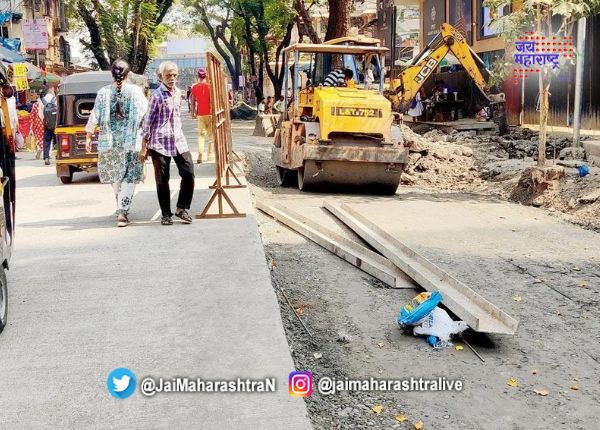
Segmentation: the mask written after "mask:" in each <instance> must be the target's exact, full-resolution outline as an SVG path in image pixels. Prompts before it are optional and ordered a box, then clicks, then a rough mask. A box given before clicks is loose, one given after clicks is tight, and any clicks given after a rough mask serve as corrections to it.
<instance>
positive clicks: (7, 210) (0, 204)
mask: <svg viewBox="0 0 600 430" xmlns="http://www.w3.org/2000/svg"><path fill="white" fill-rule="evenodd" d="M0 86H1V87H2V91H1V92H0V106H1V109H0V116H1V118H0V120H1V124H2V132H1V133H0V332H2V330H4V328H5V327H6V324H7V322H8V282H7V280H6V270H8V267H9V262H10V257H11V254H12V246H13V240H14V231H15V190H14V184H15V175H14V168H15V154H14V152H12V151H11V149H10V147H9V138H12V130H11V128H10V121H9V120H8V103H7V101H6V100H7V99H6V98H5V96H4V94H5V90H6V92H7V93H8V92H12V89H11V87H10V83H9V80H8V74H7V71H6V69H5V67H4V65H2V63H0ZM7 125H8V126H7Z"/></svg>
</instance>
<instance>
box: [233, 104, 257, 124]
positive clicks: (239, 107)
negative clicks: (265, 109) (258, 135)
mask: <svg viewBox="0 0 600 430" xmlns="http://www.w3.org/2000/svg"><path fill="white" fill-rule="evenodd" d="M257 115H258V111H257V110H256V109H255V108H253V107H252V106H249V105H247V104H246V103H244V102H240V103H238V104H236V105H235V106H234V107H233V108H232V109H231V119H242V120H250V119H255V118H256V116H257Z"/></svg>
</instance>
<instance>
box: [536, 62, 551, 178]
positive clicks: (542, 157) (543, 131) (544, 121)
mask: <svg viewBox="0 0 600 430" xmlns="http://www.w3.org/2000/svg"><path fill="white" fill-rule="evenodd" d="M547 74H548V72H547V71H545V70H541V71H540V77H539V90H540V133H539V136H538V139H539V140H538V162H537V164H538V166H540V167H542V166H545V165H546V136H547V129H548V109H549V106H548V101H549V100H548V93H549V89H550V83H549V82H548V81H549V79H548V78H547V76H546V75H547Z"/></svg>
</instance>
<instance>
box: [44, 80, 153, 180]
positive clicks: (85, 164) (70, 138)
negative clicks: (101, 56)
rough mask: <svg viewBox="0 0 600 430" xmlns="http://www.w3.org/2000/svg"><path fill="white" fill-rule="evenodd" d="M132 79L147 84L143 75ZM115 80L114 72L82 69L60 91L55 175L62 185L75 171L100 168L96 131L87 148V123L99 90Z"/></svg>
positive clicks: (56, 131)
mask: <svg viewBox="0 0 600 430" xmlns="http://www.w3.org/2000/svg"><path fill="white" fill-rule="evenodd" d="M128 80H129V82H131V83H133V84H135V85H139V86H141V87H142V88H145V87H147V82H148V81H147V79H146V78H145V77H144V76H141V75H136V74H134V73H130V74H129V77H128ZM112 82H113V79H112V76H111V73H110V72H108V71H102V72H83V73H76V74H73V75H70V76H67V77H65V78H64V79H63V81H62V83H61V85H60V87H59V90H58V120H57V125H56V129H55V130H54V134H55V139H56V143H57V145H56V146H57V151H56V175H57V176H58V177H59V178H60V180H61V181H62V183H63V184H70V183H71V182H72V181H73V173H75V172H87V173H96V172H97V171H98V152H97V142H96V140H97V137H98V134H97V132H96V133H95V134H94V136H93V138H92V152H90V153H88V152H87V151H86V149H85V136H86V132H85V125H86V124H87V121H88V118H89V117H90V114H91V112H92V109H93V108H94V102H95V101H96V94H97V93H98V91H99V90H100V89H101V88H102V87H104V86H106V85H110V84H111V83H112Z"/></svg>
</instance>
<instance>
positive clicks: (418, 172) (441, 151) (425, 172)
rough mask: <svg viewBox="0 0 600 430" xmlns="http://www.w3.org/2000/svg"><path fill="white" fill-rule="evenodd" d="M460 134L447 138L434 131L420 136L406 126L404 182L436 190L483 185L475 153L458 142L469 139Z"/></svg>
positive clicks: (403, 133) (404, 128)
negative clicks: (407, 152)
mask: <svg viewBox="0 0 600 430" xmlns="http://www.w3.org/2000/svg"><path fill="white" fill-rule="evenodd" d="M458 134H459V133H455V134H451V135H446V134H445V133H443V132H441V131H439V130H432V131H430V132H427V133H425V134H424V135H423V136H421V135H419V134H417V133H415V132H413V131H412V130H411V129H410V128H409V127H407V126H404V125H403V126H402V136H403V138H404V145H405V146H406V147H407V148H408V149H409V157H408V162H407V163H406V165H405V168H404V173H403V174H402V183H403V184H406V185H416V186H422V187H432V188H435V189H436V190H446V191H448V190H454V191H465V190H467V189H470V188H472V186H473V184H474V183H476V182H481V180H480V178H479V172H478V169H477V166H476V165H475V161H474V158H473V150H472V149H471V148H469V147H468V146H465V145H460V144H458V143H455V142H457V141H459V140H461V139H462V138H465V137H467V136H457V135H458ZM469 136H470V135H469Z"/></svg>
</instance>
